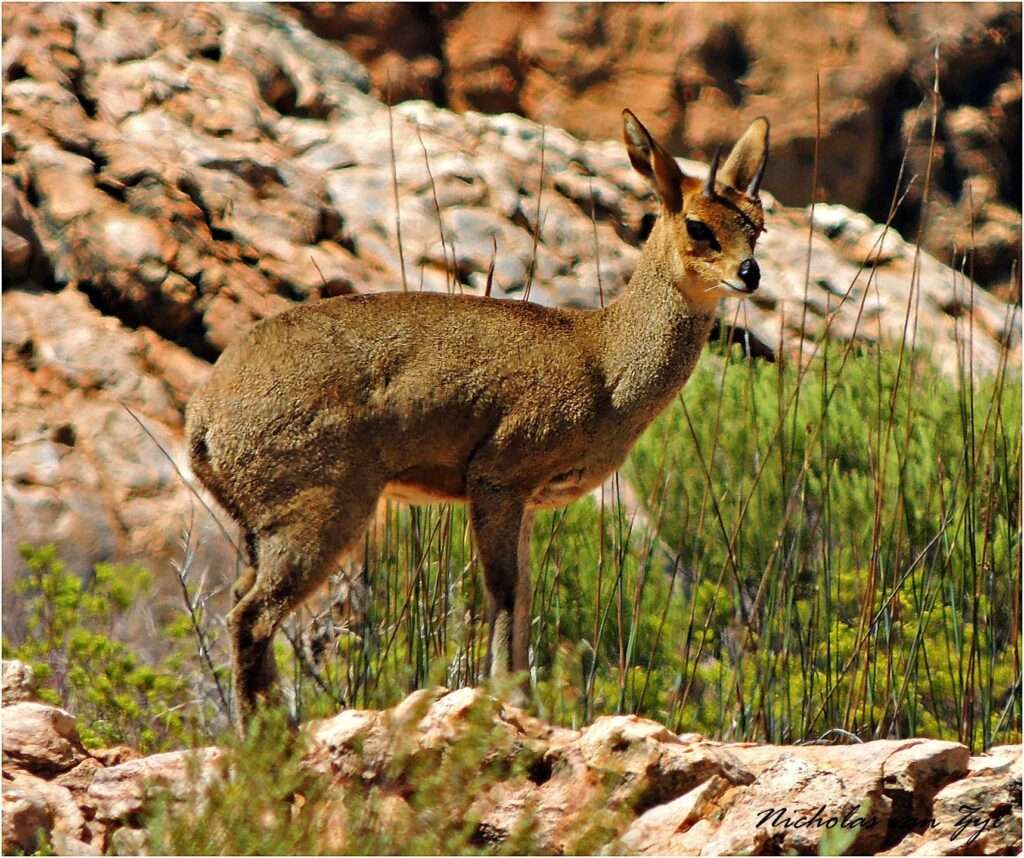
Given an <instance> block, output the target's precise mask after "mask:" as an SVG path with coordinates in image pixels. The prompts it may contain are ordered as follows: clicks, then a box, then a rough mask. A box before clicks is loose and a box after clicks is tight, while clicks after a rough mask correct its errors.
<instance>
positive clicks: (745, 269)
mask: <svg viewBox="0 0 1024 858" xmlns="http://www.w3.org/2000/svg"><path fill="white" fill-rule="evenodd" d="M739 274H740V280H742V281H743V285H744V286H746V287H747V291H748V292H753V291H754V290H755V289H756V288H757V287H758V284H760V282H761V269H760V268H758V267H757V260H756V259H754V257H752V256H751V257H750V258H748V259H744V260H743V261H742V262H741V263H740V271H739Z"/></svg>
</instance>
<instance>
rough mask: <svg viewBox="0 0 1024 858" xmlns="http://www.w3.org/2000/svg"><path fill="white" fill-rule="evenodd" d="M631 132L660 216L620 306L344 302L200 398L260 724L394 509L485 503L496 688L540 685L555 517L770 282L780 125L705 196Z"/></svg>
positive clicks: (215, 382) (278, 331)
mask: <svg viewBox="0 0 1024 858" xmlns="http://www.w3.org/2000/svg"><path fill="white" fill-rule="evenodd" d="M622 116H623V135H624V138H625V143H626V150H627V152H628V155H629V160H630V161H631V163H632V165H633V167H634V168H635V169H636V170H637V171H638V172H639V173H640V174H641V175H642V176H644V177H645V178H646V179H647V181H648V183H649V184H650V185H651V187H652V188H653V190H654V191H655V193H656V194H657V197H658V199H659V201H660V211H659V214H658V216H657V219H656V220H655V223H654V226H653V228H652V229H651V231H650V234H649V236H648V238H647V241H646V243H645V245H644V247H643V251H642V253H641V256H640V259H639V261H638V264H637V266H636V269H635V272H634V273H633V276H632V278H631V279H630V281H629V284H628V285H627V287H626V288H625V289H624V290H623V292H622V293H621V294H620V295H619V297H618V298H617V299H616V300H615V301H613V302H612V303H610V304H609V305H607V306H606V307H604V308H602V309H600V310H578V309H556V308H548V307H542V306H539V305H537V304H533V303H528V302H525V301H510V300H499V299H495V298H489V297H477V296H469V295H444V294H435V293H401V292H387V293H379V294H369V295H354V296H342V297H337V298H330V299H327V300H322V301H319V302H317V303H312V304H304V305H300V306H297V307H294V308H291V309H289V310H287V311H285V312H283V313H281V314H279V315H277V316H275V317H272V318H268V319H264V320H262V321H260V322H258V323H256V324H255V325H254V326H253V327H252V328H251V329H250V330H249V332H248V333H247V334H246V335H245V336H244V337H242V338H241V339H239V340H238V341H236V342H234V343H233V344H231V345H229V347H228V348H227V349H225V350H224V352H223V353H222V354H221V355H220V358H219V359H218V361H217V363H216V365H215V366H214V368H213V371H212V373H211V375H210V377H209V379H208V381H207V382H206V384H205V385H204V386H203V387H202V388H201V389H200V390H199V391H198V392H197V393H196V394H195V395H194V396H193V397H192V399H191V401H190V402H189V405H188V409H187V417H186V434H187V439H188V448H189V454H190V457H191V464H192V469H193V473H194V474H195V475H196V477H197V478H198V479H199V480H200V481H201V482H202V483H203V484H204V485H205V486H206V488H207V489H208V490H209V491H210V493H211V494H212V495H213V496H214V497H215V498H216V499H217V501H218V502H219V503H220V504H221V505H222V506H223V507H224V509H225V510H227V511H228V512H229V513H230V515H231V516H232V518H234V519H235V520H236V521H237V523H238V524H239V525H240V527H241V532H242V534H243V535H244V538H245V548H246V554H247V555H248V557H247V562H248V564H249V566H248V568H247V569H246V570H245V571H244V572H243V573H242V575H241V576H239V579H238V581H237V583H236V586H235V588H234V593H235V604H234V607H233V609H232V610H231V612H230V613H229V615H228V627H229V631H230V636H231V642H232V649H233V662H232V669H233V682H234V687H235V699H236V702H237V703H236V709H237V712H236V714H237V716H238V719H239V722H240V723H242V724H244V723H246V721H247V720H248V719H249V718H250V717H251V715H252V713H253V712H254V711H255V710H256V709H257V707H258V706H260V705H263V704H264V703H265V702H266V701H267V700H268V699H269V698H270V697H271V696H272V692H273V685H274V682H275V676H276V671H275V665H274V658H273V652H272V649H271V642H272V638H273V636H274V633H275V630H276V629H277V627H278V626H279V625H280V623H281V622H282V621H283V620H284V619H285V617H286V616H287V615H288V614H289V612H291V611H292V610H293V609H294V608H295V607H296V606H298V605H299V604H300V603H301V602H302V601H303V600H304V599H306V598H307V597H308V596H309V595H310V594H312V593H313V591H315V590H316V589H317V588H318V587H319V586H320V585H321V584H322V583H323V582H324V581H325V579H326V577H327V576H328V573H329V572H330V570H331V569H332V567H333V565H334V564H335V563H336V562H337V561H338V559H339V558H340V556H341V555H342V554H343V553H344V552H345V551H346V550H348V549H350V548H351V547H352V546H353V545H354V544H356V543H357V542H358V541H359V538H360V533H361V531H362V529H363V527H364V525H365V523H366V522H367V520H368V519H369V518H370V516H371V514H372V513H373V511H374V509H375V507H376V504H377V502H378V499H379V498H380V497H381V496H382V495H384V496H388V497H391V498H395V499H397V500H399V501H402V502H406V503H412V504H420V503H437V502H464V503H467V504H468V505H469V516H470V521H471V524H472V530H473V534H474V538H475V542H476V547H477V552H478V557H479V560H480V562H481V565H482V567H483V572H484V577H485V583H486V592H487V607H488V633H489V638H488V647H487V662H486V663H487V671H488V673H489V674H490V675H491V676H501V675H505V676H509V675H510V674H512V673H519V672H522V671H527V670H528V658H529V628H530V616H529V612H530V592H531V591H530V572H529V565H528V564H529V539H530V526H531V520H532V516H533V513H534V511H535V510H537V509H541V508H545V507H559V506H564V505H566V504H569V503H571V502H572V501H574V500H576V499H577V498H579V497H580V496H582V495H584V494H586V493H587V492H590V491H591V490H592V489H594V488H595V487H597V486H599V485H600V484H601V483H602V481H604V480H605V478H606V477H608V476H609V475H610V474H611V473H612V472H614V471H615V470H616V469H617V468H618V467H619V466H620V465H621V464H622V462H623V460H624V459H625V458H626V455H627V453H628V452H629V450H630V448H631V447H632V446H633V443H634V442H635V441H636V440H637V438H638V437H639V436H640V434H641V433H642V432H643V430H644V428H645V427H646V426H647V425H648V424H649V423H650V422H651V421H652V420H653V419H654V417H655V416H656V415H657V414H658V413H659V412H660V411H661V410H662V409H664V408H665V407H666V405H668V403H669V402H670V401H671V400H672V399H673V397H674V396H675V395H676V393H677V392H678V391H679V390H680V388H681V387H682V386H683V385H684V384H685V383H686V380H687V379H688V378H689V376H690V373H691V372H692V371H693V368H694V366H695V365H696V362H697V359H698V357H699V355H700V352H701V349H702V347H703V346H704V344H705V342H706V341H707V340H708V336H709V334H710V332H711V328H712V324H713V321H714V314H715V309H716V306H717V303H718V300H719V298H720V297H722V296H727V295H732V296H744V295H748V294H750V293H752V292H753V291H754V290H755V289H757V287H758V281H759V279H760V271H759V269H758V265H757V262H756V261H755V260H754V257H753V252H754V244H755V242H756V241H757V238H758V236H759V234H760V233H761V232H762V230H763V228H764V213H763V210H762V206H761V201H760V199H759V196H758V189H759V187H760V184H761V179H762V177H763V175H764V170H765V165H766V163H767V159H768V121H767V119H765V118H763V117H760V118H758V119H755V120H754V121H753V122H752V123H751V124H750V126H749V127H748V128H747V130H746V132H745V133H744V134H743V136H742V137H741V138H740V140H739V141H738V142H737V143H736V144H735V146H734V147H733V148H732V150H731V152H730V154H729V156H728V158H727V159H726V160H725V163H724V164H722V165H721V166H719V161H720V157H719V152H716V153H715V157H714V160H713V162H712V164H711V167H710V171H709V173H708V175H707V177H706V179H700V178H697V177H693V176H687V175H685V174H684V173H683V172H682V170H681V169H680V167H679V165H678V164H677V163H676V161H675V160H674V159H673V158H672V157H671V156H670V155H669V154H668V152H667V151H666V149H665V148H664V147H663V146H662V145H661V144H660V143H658V142H657V141H656V140H655V139H654V138H653V137H652V136H651V134H650V133H649V132H648V131H647V129H646V128H645V127H644V126H643V125H642V124H641V123H640V121H639V120H638V119H637V118H636V116H634V115H633V113H632V112H631V111H629V110H624V111H623V113H622ZM521 679H522V675H521V674H520V680H521Z"/></svg>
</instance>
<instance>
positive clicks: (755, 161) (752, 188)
mask: <svg viewBox="0 0 1024 858" xmlns="http://www.w3.org/2000/svg"><path fill="white" fill-rule="evenodd" d="M767 164H768V120H767V119H766V118H765V117H763V116H759V117H757V119H755V120H754V121H753V122H751V123H750V127H749V128H747V130H746V131H745V132H744V133H743V136H742V137H741V138H740V139H739V140H737V141H736V145H735V146H733V147H732V151H731V152H730V153H729V158H728V160H727V161H726V162H725V163H724V164H723V165H722V168H721V170H719V172H718V181H720V182H721V183H722V184H725V185H728V186H729V187H731V188H735V189H736V190H737V191H742V192H743V193H745V194H746V195H747V196H748V197H756V196H757V192H758V190H760V188H761V179H762V178H764V168H765V167H766V166H767Z"/></svg>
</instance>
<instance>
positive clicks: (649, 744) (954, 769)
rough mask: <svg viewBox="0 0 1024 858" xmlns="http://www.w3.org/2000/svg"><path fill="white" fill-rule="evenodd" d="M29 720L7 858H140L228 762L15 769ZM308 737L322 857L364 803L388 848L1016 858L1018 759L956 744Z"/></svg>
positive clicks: (431, 723) (512, 729)
mask: <svg viewBox="0 0 1024 858" xmlns="http://www.w3.org/2000/svg"><path fill="white" fill-rule="evenodd" d="M5 670H6V666H5ZM26 705H29V704H24V703H20V704H15V705H14V706H12V707H7V708H5V709H4V712H3V715H4V724H5V731H4V767H3V778H4V811H3V847H4V849H5V850H10V849H15V848H20V849H31V848H32V847H33V845H34V844H35V843H36V839H35V838H36V837H37V832H38V831H39V830H42V831H43V832H44V833H45V834H46V835H47V837H48V839H49V841H50V842H51V843H52V844H53V845H54V846H55V847H56V848H57V849H58V851H60V852H62V853H67V854H99V853H100V852H101V851H102V850H108V851H109V850H111V849H113V850H116V851H119V852H121V853H122V854H123V853H124V852H126V851H127V852H136V853H139V852H145V849H146V843H147V835H146V832H145V830H144V829H143V828H141V827H140V820H141V816H140V811H142V810H143V808H144V805H145V802H146V800H147V798H148V797H152V796H153V795H154V794H155V793H156V792H157V791H159V792H160V793H161V794H162V795H163V796H165V797H170V800H171V801H177V802H181V803H182V807H183V808H184V807H186V806H187V807H188V808H189V810H190V812H191V813H196V812H198V811H201V808H202V802H203V801H204V796H205V795H207V794H208V791H209V790H210V789H211V788H212V787H213V786H214V785H215V784H216V783H217V782H218V781H219V780H220V779H223V778H225V777H227V776H228V775H229V773H230V766H231V765H232V764H231V762H230V760H231V757H230V755H229V754H227V753H225V752H223V751H221V750H219V749H217V748H204V749H200V750H198V751H176V752H170V753H163V754H156V755H154V756H150V757H136V758H129V759H125V757H126V755H127V756H129V757H130V756H131V755H130V752H126V749H112V750H111V751H106V752H104V751H96V752H93V753H92V754H88V753H87V752H82V753H84V756H83V757H82V758H81V759H80V760H79V761H78V762H77V763H75V764H74V765H73V767H71V768H68V760H67V759H66V755H65V754H63V753H62V752H61V751H60V749H57V748H54V750H53V755H52V756H51V757H49V758H47V757H45V756H41V755H38V754H36V755H33V756H30V757H27V756H25V755H24V754H16V753H10V754H9V753H8V752H9V743H11V742H12V739H11V738H10V736H11V733H10V730H9V729H8V723H9V722H10V721H11V720H13V722H14V723H15V724H16V725H19V727H18V729H22V726H20V725H25V724H27V723H28V722H26V721H25V720H24V718H23V716H22V713H21V710H20V709H19V707H24V706H26ZM40 705H41V704H40ZM46 708H48V709H50V710H52V713H53V714H52V717H51V718H50V719H45V718H43V719H37V723H38V728H39V731H40V737H39V738H38V739H37V740H36V741H35V745H36V746H37V747H40V748H41V747H43V746H44V745H46V744H47V740H46V738H45V735H46V734H47V728H46V727H45V725H46V724H48V723H49V722H50V721H52V720H53V719H59V720H61V721H62V723H63V724H64V725H65V726H64V730H63V734H62V735H63V736H64V737H65V738H72V739H73V738H75V735H76V734H75V732H74V722H73V719H71V716H69V715H68V714H67V713H64V712H63V710H59V709H56V708H55V707H46ZM68 719H71V720H70V721H68ZM302 736H303V740H304V743H305V745H304V747H305V750H304V752H303V753H304V757H303V765H304V767H305V769H306V770H307V771H308V772H309V774H310V775H313V776H318V777H320V778H323V779H326V781H327V782H328V784H329V788H328V789H327V790H326V793H325V795H326V796H327V798H326V799H324V804H323V807H322V809H318V811H317V813H318V814H320V815H321V816H322V824H320V830H322V831H323V837H324V838H325V840H324V846H325V850H327V851H338V852H343V851H345V850H346V848H348V849H351V848H353V847H355V846H356V845H357V844H354V843H351V842H347V841H346V837H350V836H351V832H349V831H347V830H346V829H345V826H344V825H343V824H342V823H341V820H342V819H343V818H344V817H342V816H338V815H337V814H336V811H337V807H336V805H335V804H334V803H333V801H334V799H333V798H332V797H336V796H339V795H351V794H352V793H353V791H356V792H359V793H361V794H366V795H369V793H370V791H371V790H375V794H376V795H377V796H378V797H379V796H381V795H383V796H385V797H384V799H383V804H382V805H381V807H380V808H379V809H378V810H377V813H378V816H377V819H378V820H379V821H380V824H381V825H388V826H389V836H390V837H391V842H392V843H394V844H396V845H399V846H400V844H401V843H402V842H403V837H405V836H411V835H413V834H414V833H416V831H417V830H418V829H420V828H422V826H423V825H426V824H431V825H437V824H448V823H457V824H459V825H470V826H473V827H474V831H475V834H474V842H478V843H479V844H480V845H484V844H491V845H495V846H500V845H501V844H502V843H504V842H505V841H506V840H508V839H509V838H510V837H512V836H514V835H515V834H516V832H521V831H522V830H523V828H524V825H527V824H528V825H529V830H530V832H531V837H532V838H533V839H532V841H531V843H532V848H533V849H535V850H537V851H542V852H551V853H556V854H565V853H568V852H571V851H574V850H578V849H579V848H581V847H584V846H585V847H586V849H585V851H590V852H595V853H596V852H600V851H603V850H607V851H610V852H613V853H617V854H641V855H642V854H660V855H698V854H699V855H725V854H752V855H772V854H780V852H781V853H783V854H799V855H816V854H819V850H820V848H821V847H822V840H823V838H825V837H829V838H831V839H830V841H829V844H828V845H829V848H837V844H838V848H839V850H840V852H842V853H844V854H875V853H881V854H889V855H912V854H919V855H924V854H957V855H964V854H966V855H997V854H1015V853H1016V852H1019V851H1020V848H1021V812H1020V789H1021V776H1022V774H1024V769H1022V748H1021V747H1020V746H1013V747H1008V746H1004V747H998V748H992V749H990V751H989V752H988V753H986V754H982V755H979V756H974V757H972V756H970V753H969V751H968V749H967V748H966V747H964V746H963V745H959V744H957V743H955V742H939V741H932V740H927V739H911V740H907V741H876V742H867V743H864V744H861V745H844V746H816V745H795V746H760V745H752V744H726V743H721V742H714V741H710V740H708V739H705V738H704V737H702V736H699V735H696V734H687V735H683V736H678V735H676V734H674V733H672V732H670V731H669V730H667V729H665V728H664V727H662V726H661V725H660V724H657V723H655V722H653V721H649V720H647V719H644V718H638V717H636V716H631V715H627V716H609V717H603V718H599V719H598V720H597V721H595V722H594V724H592V725H591V726H589V727H586V728H584V729H582V730H568V729H562V728H557V727H552V726H550V725H548V724H545V723H544V722H543V721H540V720H538V719H537V718H534V717H532V716H530V715H528V714H526V713H525V712H523V711H522V710H519V709H517V708H515V707H512V706H508V705H506V704H503V703H501V702H500V701H498V700H496V699H495V698H492V697H489V696H488V695H486V694H485V693H484V692H482V691H480V690H477V689H463V690H461V691H447V690H445V689H432V690H424V691H418V692H415V693H414V694H412V695H410V696H409V697H408V698H406V699H405V700H404V701H402V702H401V703H400V704H398V705H397V706H395V707H394V708H392V709H389V710H386V711H383V712H375V711H359V710H347V711H344V712H341V713H339V714H338V715H336V716H334V717H333V718H328V719H324V720H321V721H315V722H310V723H309V724H307V725H305V726H304V728H303V733H302ZM474 737H475V739H474ZM481 737H483V738H484V739H485V741H486V745H485V746H484V747H483V748H480V746H479V742H480V741H481ZM18 741H19V742H20V743H21V744H20V745H19V747H23V746H24V741H23V740H18ZM474 741H475V742H476V743H477V744H476V745H473V742H474ZM467 742H468V744H467ZM470 747H472V748H475V751H471V753H477V754H478V756H479V762H478V763H472V762H471V763H469V765H473V766H476V767H477V769H479V770H480V771H483V770H486V771H491V772H494V773H495V775H494V778H493V780H488V781H487V782H486V783H485V785H484V787H483V788H482V789H480V790H479V791H478V792H476V794H475V795H472V796H468V797H467V801H465V802H462V803H459V802H454V803H451V804H450V805H448V804H443V805H441V806H443V808H444V812H445V813H447V814H450V815H451V819H450V820H444V821H439V820H437V819H436V818H432V820H431V821H428V820H426V819H420V818H419V817H418V815H417V810H416V807H417V804H416V802H413V801H410V800H409V798H410V797H411V796H412V794H413V793H414V792H415V790H416V786H417V785H416V783H415V778H417V777H422V776H423V775H424V773H429V772H434V771H439V770H441V769H442V768H443V766H445V765H447V764H449V763H450V762H451V760H450V759H449V758H450V757H451V756H452V755H458V754H462V753H465V752H466V751H467V748H470ZM11 749H13V746H12V748H11ZM293 800H294V801H300V800H301V801H305V799H304V798H302V797H301V796H298V797H295V798H294V799H293ZM965 808H966V809H965ZM437 810H438V808H437V807H434V806H431V808H430V809H429V813H436V812H437ZM833 854H834V853H833Z"/></svg>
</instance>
